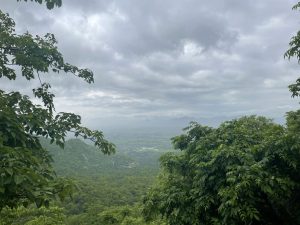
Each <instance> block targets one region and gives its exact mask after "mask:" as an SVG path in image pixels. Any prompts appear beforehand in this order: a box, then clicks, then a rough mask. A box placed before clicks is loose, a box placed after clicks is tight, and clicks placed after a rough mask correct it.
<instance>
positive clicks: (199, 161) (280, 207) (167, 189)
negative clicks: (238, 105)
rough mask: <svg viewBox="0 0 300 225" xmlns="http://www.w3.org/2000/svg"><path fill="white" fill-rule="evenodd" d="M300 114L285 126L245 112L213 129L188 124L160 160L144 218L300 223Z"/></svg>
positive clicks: (184, 223)
mask: <svg viewBox="0 0 300 225" xmlns="http://www.w3.org/2000/svg"><path fill="white" fill-rule="evenodd" d="M299 118H300V111H297V112H290V113H288V115H287V127H284V126H281V125H278V124H275V123H273V122H272V121H270V120H268V119H266V118H264V117H255V116H250V117H242V118H240V119H237V120H232V121H227V122H224V123H222V124H221V125H220V126H219V127H218V128H216V129H215V128H210V127H204V126H201V125H199V124H197V123H192V124H191V125H190V126H189V127H188V128H187V133H186V134H183V135H181V136H178V137H175V138H174V139H173V143H174V145H175V147H176V148H178V149H180V150H181V151H182V153H181V154H179V155H174V154H167V155H165V156H163V157H162V158H161V166H162V169H163V172H162V174H161V175H160V179H159V181H158V183H157V185H156V186H155V187H153V188H152V190H151V191H150V192H149V193H148V196H147V197H146V198H145V199H144V203H145V209H144V214H145V216H146V217H147V218H151V216H152V215H157V214H162V215H163V216H164V217H165V218H167V220H168V221H169V223H170V224H174V225H175V224H176V225H188V224H232V225H234V224H237V225H238V224H253V225H255V224H278V225H279V224H280V225H284V224H287V225H288V224H300V205H299V201H300V194H299V193H300V170H299V168H300V136H299V133H300V129H299V128H300V127H299Z"/></svg>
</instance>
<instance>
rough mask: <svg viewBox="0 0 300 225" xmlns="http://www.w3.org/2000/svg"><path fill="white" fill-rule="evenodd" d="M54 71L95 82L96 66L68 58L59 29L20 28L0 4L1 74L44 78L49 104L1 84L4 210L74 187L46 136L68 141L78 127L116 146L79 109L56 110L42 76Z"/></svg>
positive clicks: (101, 144) (56, 1) (0, 192)
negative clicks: (59, 171) (59, 169)
mask: <svg viewBox="0 0 300 225" xmlns="http://www.w3.org/2000/svg"><path fill="white" fill-rule="evenodd" d="M25 1H26V0H25ZM35 2H38V3H43V2H44V3H46V4H47V7H48V8H49V9H52V8H53V7H54V6H61V0H46V1H42V0H35ZM49 72H53V73H57V74H59V73H60V74H61V73H71V74H74V75H75V76H77V77H79V78H82V79H83V80H85V81H86V82H88V83H92V82H94V78H93V73H92V71H90V70H89V69H80V68H78V67H76V66H74V65H71V64H69V63H66V62H65V60H64V58H63V56H62V54H61V53H60V52H59V51H58V49H57V41H56V39H55V37H54V35H53V34H46V35H45V36H44V37H40V36H32V35H31V34H30V33H28V32H27V33H25V34H17V33H16V32H15V23H14V21H13V19H12V18H10V17H9V15H8V14H6V13H4V12H2V11H1V10H0V78H2V79H9V80H11V81H13V80H15V79H16V77H17V76H23V77H25V78H26V79H27V80H33V79H38V80H39V81H40V85H41V86H40V87H37V88H36V89H33V94H34V96H35V97H36V98H38V99H40V101H41V102H42V104H43V106H41V105H37V104H34V103H33V102H32V101H31V99H30V98H29V97H28V96H26V95H23V94H21V93H19V92H10V93H6V92H5V91H3V90H0V210H1V209H2V208H3V207H5V206H9V207H16V206H18V205H20V204H23V205H24V206H26V205H28V204H29V203H33V202H34V203H36V205H37V206H41V205H46V206H47V205H48V204H49V200H50V199H51V198H53V197H55V196H59V197H60V198H64V197H65V196H66V195H67V194H68V193H70V192H71V191H72V188H73V186H72V185H71V184H70V182H67V181H65V180H64V181H62V180H60V179H57V177H56V175H55V173H54V171H53V169H52V166H51V162H52V159H51V156H50V155H49V153H48V151H47V150H45V149H43V148H42V146H41V144H40V141H39V138H40V137H46V138H49V139H50V140H51V143H53V142H55V143H56V144H57V145H59V146H61V147H63V146H64V141H65V137H66V135H67V134H68V133H69V132H72V133H74V135H75V136H76V137H78V136H81V137H83V138H85V139H89V140H91V141H93V142H94V143H95V145H96V146H97V147H98V148H99V149H100V150H101V151H102V152H103V153H105V154H110V153H113V152H114V151H115V148H114V145H113V144H112V143H110V142H108V141H107V140H106V139H105V138H104V136H103V133H102V132H101V131H97V130H95V131H93V130H90V129H88V128H86V127H84V126H82V125H81V117H80V116H79V115H75V114H73V113H66V112H56V111H55V107H54V103H53V98H54V97H55V95H54V94H53V93H51V92H50V89H51V85H50V84H49V83H42V79H41V78H42V75H46V74H47V73H49Z"/></svg>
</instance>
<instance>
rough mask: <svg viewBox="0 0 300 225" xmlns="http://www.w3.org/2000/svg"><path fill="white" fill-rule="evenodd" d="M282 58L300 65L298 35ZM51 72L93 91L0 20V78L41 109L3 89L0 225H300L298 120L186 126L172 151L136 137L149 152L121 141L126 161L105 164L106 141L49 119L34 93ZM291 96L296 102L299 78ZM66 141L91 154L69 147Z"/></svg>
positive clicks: (43, 41)
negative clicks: (25, 85)
mask: <svg viewBox="0 0 300 225" xmlns="http://www.w3.org/2000/svg"><path fill="white" fill-rule="evenodd" d="M18 1H19V0H18ZM25 1H27V0H25ZM31 1H35V2H37V3H40V4H42V3H46V6H47V8H48V9H53V8H54V7H60V6H61V4H62V2H61V0H45V1H43V0H31ZM299 7H300V3H298V4H297V5H295V6H294V9H298V8H299ZM285 57H287V58H288V59H290V58H292V57H296V58H297V59H298V62H300V32H298V33H297V34H296V36H294V37H293V38H292V39H291V42H290V48H289V49H288V51H287V52H286V53H285ZM18 71H20V73H18ZM49 72H54V73H56V74H60V73H71V74H74V75H75V76H78V77H79V78H82V79H83V80H85V81H86V82H88V83H92V82H94V78H93V73H92V71H90V70H89V69H80V68H78V67H76V66H74V65H71V64H69V63H66V62H65V60H64V58H63V56H62V54H61V53H60V52H59V51H58V49H57V41H56V39H55V37H54V36H53V35H52V34H46V35H45V36H44V37H39V36H36V37H34V36H32V35H31V34H29V33H25V34H21V35H20V34H17V33H16V32H15V23H14V21H13V20H12V19H11V18H10V17H9V15H8V14H5V13H4V12H2V11H1V10H0V77H1V78H2V79H9V80H12V81H13V80H15V79H16V77H17V76H22V77H25V78H26V79H27V80H33V79H38V80H39V82H40V87H37V88H36V89H33V95H34V97H36V98H38V99H39V101H40V103H41V104H42V106H41V105H37V104H34V103H33V102H32V101H31V100H30V98H29V96H26V95H23V94H22V93H19V92H11V93H7V92H5V91H4V90H0V225H9V224H25V225H35V224H36V225H54V224H55V225H81V224H91V225H92V224H105V225H110V224H111V225H119V224H120V225H135V224H137V225H143V224H144V225H146V224H148V225H167V224H170V225H190V224H195V225H198V224H199V225H200V224H218V225H219V224H232V225H240V224H249V225H250V224H251V225H260V224H267V225H268V224H269V225H271V224H272V225H277V224H278V225H289V224H300V204H299V201H300V170H299V168H300V135H299V134H300V125H299V124H300V110H298V111H293V112H288V113H287V115H286V125H279V124H276V123H274V122H273V121H272V120H270V119H267V118H265V117H258V116H244V117H241V118H239V119H234V120H231V121H226V122H224V123H222V124H221V125H220V126H219V127H217V128H213V127H207V126H202V125H200V124H198V123H196V122H192V123H191V124H190V125H189V126H188V127H187V128H185V133H184V134H182V135H180V136H176V137H174V138H172V142H173V145H174V147H175V149H178V150H180V151H178V152H167V153H165V152H166V150H167V149H163V150H162V149H160V148H159V149H155V148H152V146H151V144H149V140H151V141H150V142H151V143H152V139H149V137H147V138H146V139H145V140H144V139H143V138H140V137H139V140H138V142H143V141H144V143H146V144H145V145H144V146H146V148H139V147H138V144H137V143H131V146H128V143H129V142H128V140H126V141H125V142H122V141H121V142H120V143H121V145H122V146H121V149H122V151H121V152H119V153H117V154H115V155H113V156H109V158H108V156H105V155H103V153H105V154H111V153H114V152H115V146H114V145H113V144H112V143H110V142H109V141H107V140H106V139H105V138H104V136H103V133H102V132H100V131H92V130H90V129H88V128H86V127H83V126H82V125H81V118H80V116H78V115H75V114H72V113H65V112H59V113H57V112H56V111H55V106H54V104H53V99H54V97H55V96H54V94H53V93H51V92H50V89H51V85H50V84H49V83H43V82H42V78H43V77H42V76H46V75H47V73H49ZM19 74H20V75H19ZM289 88H290V91H291V93H292V96H293V97H295V96H299V95H300V78H299V79H298V80H297V81H296V83H295V84H291V85H290V86H289ZM70 132H71V133H74V135H75V136H76V137H81V138H83V139H88V140H89V141H92V142H94V144H95V146H90V145H88V144H86V143H85V142H83V141H82V140H80V139H75V140H68V141H65V137H66V135H67V134H68V133H70ZM160 141H161V143H159V144H158V145H159V146H167V145H166V143H165V140H164V139H161V140H160ZM54 144H55V145H54ZM126 145H127V146H126ZM58 146H59V147H64V148H65V149H64V151H61V149H59V147H58ZM99 149H100V150H101V151H99ZM163 153H165V154H163ZM162 154H163V155H162ZM161 155H162V156H161ZM160 156H161V157H160ZM159 157H160V165H161V171H160V173H159V176H158V177H156V175H157V173H158V163H157V162H158V158H159ZM55 171H56V172H55ZM156 178H157V179H156ZM153 182H155V184H154V186H152V188H150V189H149V187H150V186H151V185H152V184H153ZM70 193H73V196H72V198H71V199H65V197H66V196H69V195H70ZM57 197H59V199H64V200H65V201H63V202H61V201H58V198H57ZM50 201H52V204H51V206H50Z"/></svg>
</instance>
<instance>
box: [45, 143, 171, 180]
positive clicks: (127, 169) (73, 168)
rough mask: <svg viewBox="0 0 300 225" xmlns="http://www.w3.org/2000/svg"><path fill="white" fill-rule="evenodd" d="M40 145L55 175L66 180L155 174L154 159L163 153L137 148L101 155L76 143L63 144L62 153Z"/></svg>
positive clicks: (89, 146)
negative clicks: (144, 172) (51, 163)
mask: <svg viewBox="0 0 300 225" xmlns="http://www.w3.org/2000/svg"><path fill="white" fill-rule="evenodd" d="M41 143H42V145H43V146H44V147H45V148H46V149H48V150H49V152H50V154H51V155H52V157H53V159H54V168H55V170H56V172H57V173H58V174H59V175H68V176H98V175H110V174H111V173H116V174H135V173H139V172H141V171H143V170H150V171H153V172H154V171H158V169H159V161H158V159H159V157H160V156H161V155H162V153H163V152H165V151H161V150H158V149H155V148H140V149H136V150H132V151H130V150H127V151H122V152H118V151H117V153H116V154H114V155H104V154H103V153H102V152H101V151H100V150H98V149H97V148H95V147H94V146H92V145H89V144H87V143H85V142H83V141H82V140H80V139H70V140H68V141H66V143H65V148H64V149H61V148H59V147H58V146H56V145H54V144H50V142H49V141H48V140H46V139H42V140H41ZM150 171H149V172H150Z"/></svg>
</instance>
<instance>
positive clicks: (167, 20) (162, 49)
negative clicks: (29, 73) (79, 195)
mask: <svg viewBox="0 0 300 225" xmlns="http://www.w3.org/2000/svg"><path fill="white" fill-rule="evenodd" d="M293 3H295V2H294V1H286V0H275V1H274V0H266V1H260V0H254V1H250V0H247V1H240V0H226V1H225V0H221V1H220V0H218V1H217V0H214V1H211V0H210V1H209V0H203V1H197V0H185V1H173V0H166V1H158V0H153V1H146V0H129V1H121V0H119V1H117V0H116V1H104V0H103V1H96V0H89V1H81V0H76V1H74V0H65V1H64V4H63V7H62V8H60V9H55V10H51V11H48V10H46V9H45V8H44V7H41V6H39V5H36V4H25V3H22V4H20V3H19V4H18V3H15V2H14V1H11V0H4V1H3V5H2V3H1V8H3V9H4V10H6V11H9V12H10V14H11V15H12V17H13V18H14V19H15V20H16V22H17V27H18V31H19V32H23V31H26V30H29V31H30V32H33V33H36V34H40V35H42V34H44V33H46V32H49V31H50V32H52V33H54V34H55V35H56V36H57V39H58V40H59V48H60V49H61V51H62V52H63V54H64V55H65V58H66V61H68V62H71V63H74V64H77V65H79V66H82V67H89V68H91V69H92V70H93V71H94V73H95V80H96V83H95V84H93V85H88V84H85V83H84V82H82V81H81V80H80V79H77V78H76V77H72V76H65V75H60V76H57V75H53V74H52V75H47V76H46V75H44V76H43V79H45V80H47V81H49V82H51V83H52V84H53V85H52V86H53V90H54V92H55V94H56V96H57V99H56V103H57V108H58V109H59V110H66V111H68V110H71V111H74V112H76V113H80V114H83V119H84V121H85V122H87V123H88V124H93V125H94V124H97V123H99V124H102V123H103V122H104V123H106V124H108V126H109V121H110V122H111V123H112V124H113V123H114V121H117V120H118V121H119V122H120V121H122V120H124V121H125V120H127V121H131V122H130V123H132V121H134V119H136V120H137V121H139V122H141V121H144V122H145V121H152V122H153V123H154V121H159V122H158V123H161V121H162V120H166V121H169V122H170V124H172V123H175V122H174V121H177V122H178V121H185V122H186V121H187V120H192V119H195V120H197V119H199V120H200V121H204V122H205V121H206V122H207V121H208V122H210V123H212V124H214V123H216V121H217V122H220V121H221V119H228V118H232V117H237V116H241V115H243V114H263V115H267V116H270V117H273V118H276V119H277V120H278V121H282V118H283V117H284V113H285V112H286V111H290V110H292V109H295V108H297V107H298V103H297V100H295V99H291V98H290V93H289V92H288V89H287V86H288V85H289V84H290V83H292V82H293V81H294V80H295V79H296V78H297V77H298V76H299V74H298V70H299V66H298V65H297V63H296V62H295V61H293V60H292V61H291V62H289V61H287V60H285V59H284V58H283V53H284V51H285V50H286V49H287V47H288V42H289V39H290V37H291V36H292V35H293V34H294V33H295V32H296V31H297V29H298V24H299V18H300V15H299V14H298V13H295V12H292V11H291V6H292V5H293ZM8 83H9V82H7V81H2V80H1V83H0V87H3V86H5V87H6V88H8V89H13V88H15V89H21V90H23V91H26V90H25V89H26V88H32V87H33V86H35V85H37V84H36V83H34V84H28V83H26V86H25V87H24V81H22V80H20V81H18V82H17V83H9V85H7V84H8ZM97 121H98V122H97ZM213 121H214V122H213ZM177 122H176V123H177ZM128 123H129V122H128Z"/></svg>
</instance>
